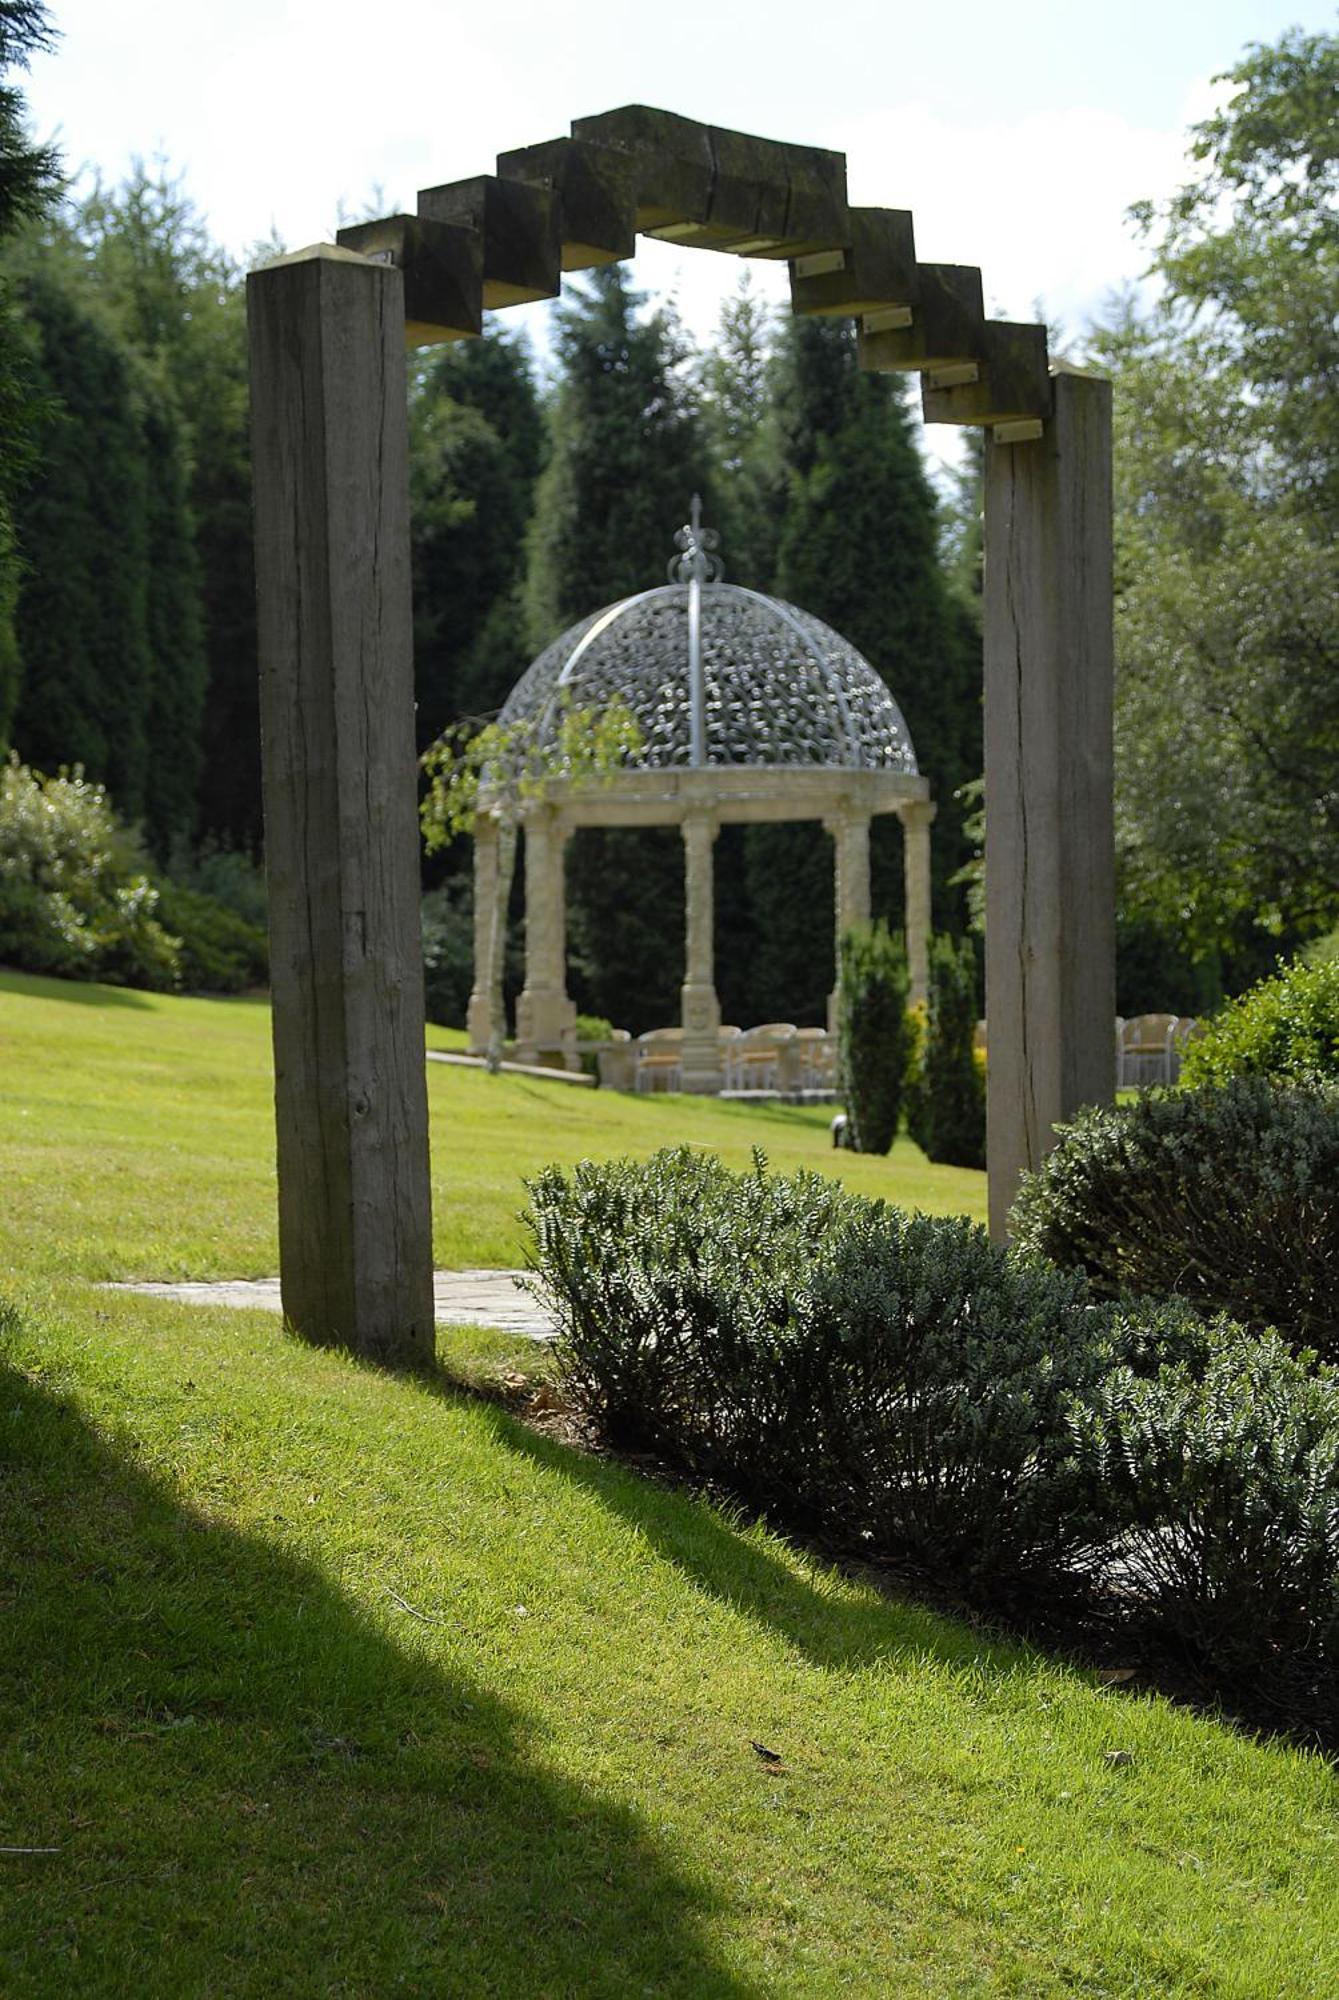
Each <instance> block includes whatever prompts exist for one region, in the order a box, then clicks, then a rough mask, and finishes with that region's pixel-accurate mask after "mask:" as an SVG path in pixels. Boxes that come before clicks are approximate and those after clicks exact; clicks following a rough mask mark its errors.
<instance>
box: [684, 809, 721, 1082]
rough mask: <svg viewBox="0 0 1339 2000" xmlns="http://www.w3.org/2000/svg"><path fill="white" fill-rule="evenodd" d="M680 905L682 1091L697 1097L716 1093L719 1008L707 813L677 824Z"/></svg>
mask: <svg viewBox="0 0 1339 2000" xmlns="http://www.w3.org/2000/svg"><path fill="white" fill-rule="evenodd" d="M680 831H681V832H682V834H683V848H684V886H685V891H686V893H685V904H686V922H685V940H684V978H683V987H682V991H681V999H680V1007H681V1016H680V1018H681V1019H682V1022H683V1081H682V1088H683V1089H684V1090H688V1091H695V1092H697V1093H698V1095H700V1096H709V1095H712V1094H714V1093H718V1092H719V1090H720V1088H721V1006H720V1002H719V1000H718V999H717V998H716V983H715V981H716V966H715V942H716V941H715V929H714V927H715V921H716V914H715V894H714V883H713V879H712V853H711V850H712V845H713V843H714V841H715V839H716V834H717V831H718V828H717V823H716V820H715V819H714V818H713V816H712V815H711V814H710V813H706V812H690V813H689V814H687V815H686V817H685V818H684V820H683V823H682V826H681V828H680Z"/></svg>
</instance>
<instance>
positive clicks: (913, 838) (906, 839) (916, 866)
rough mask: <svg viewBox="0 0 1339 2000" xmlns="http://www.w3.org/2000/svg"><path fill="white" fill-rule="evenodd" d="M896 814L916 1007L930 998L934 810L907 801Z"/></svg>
mask: <svg viewBox="0 0 1339 2000" xmlns="http://www.w3.org/2000/svg"><path fill="white" fill-rule="evenodd" d="M897 814H898V818H899V819H900V820H901V822H902V879H903V882H904V884H905V888H906V928H907V971H908V972H909V973H910V975H911V1000H912V1004H913V1005H914V1004H915V1003H916V1001H918V1000H920V1001H925V1000H928V999H929V997H930V927H931V926H930V827H931V824H932V822H933V820H934V816H935V808H934V806H932V805H931V803H930V801H929V800H928V799H908V800H907V802H906V804H905V805H901V806H899V807H898V809H897Z"/></svg>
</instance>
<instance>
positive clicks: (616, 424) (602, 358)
mask: <svg viewBox="0 0 1339 2000" xmlns="http://www.w3.org/2000/svg"><path fill="white" fill-rule="evenodd" d="M643 304H644V301H643V299H642V297H641V295H640V294H638V293H636V292H634V291H632V290H631V289H630V288H629V286H628V284H627V281H626V279H625V277H624V274H623V271H622V270H621V268H620V267H619V266H617V265H610V266H608V267H607V268H606V269H604V270H599V271H595V272H592V273H590V274H588V276H587V279H586V289H585V290H584V291H578V290H574V291H573V293H572V294H571V295H570V298H569V301H568V303H567V304H566V305H565V306H564V308H563V310H562V312H561V314H560V318H559V332H558V359H559V365H560V375H559V383H558V389H557V394H556V397H555V399H554V403H553V406H552V412H551V440H550V456H549V462H548V464H547V466H546V468H545V470H544V472H543V474H542V475H541V477H540V481H539V488H538V494H537V499H536V511H535V520H534V526H533V529H532V533H531V540H530V562H529V569H528V575H527V585H526V601H527V609H528V613H529V629H530V645H531V650H532V651H538V650H539V648H540V647H541V646H542V645H544V644H547V643H548V641H549V640H551V639H553V638H555V637H556V636H557V634H558V633H559V632H560V631H561V630H562V629H563V627H564V626H565V625H567V624H570V623H572V622H573V621H574V620H576V619H577V618H580V617H582V616H583V615H585V614H586V613H587V612H590V611H594V610H597V609H598V608H599V607H600V606H601V605H603V604H608V603H610V602H612V601H613V600H615V599H617V598H620V597H624V596H627V595H630V594H631V593H632V592H634V591H638V590H647V589H650V588H652V587H654V586H655V585H656V584H658V583H659V582H661V581H662V580H663V578H664V575H665V568H666V564H667V562H668V560H669V558H670V557H671V555H672V554H673V552H674V539H673V538H674V535H675V532H676V530H677V529H678V528H679V527H680V526H681V525H682V524H683V522H684V520H685V519H686V518H687V512H688V507H689V503H690V500H691V496H692V495H693V493H694V492H699V493H702V494H703V495H704V498H705V500H706V503H707V507H708V513H709V514H710V509H711V503H712V498H713V496H712V493H711V488H710V479H709V471H710V467H709V463H708V452H707V446H706V441H705V438H704V435H703V430H702V424H701V420H700V416H699V413H698V409H697V406H696V402H695V399H694V396H693V393H692V388H691V385H690V383H689V381H688V379H687V378H686V375H685V373H684V370H683V367H682V364H683V361H684V359H685V355H684V350H683V346H682V342H681V339H680V336H679V334H678V331H677V328H676V327H675V325H674V323H673V321H672V320H671V318H670V317H669V315H668V314H666V313H665V312H664V311H656V312H654V313H651V314H649V315H644V314H643V310H642V308H643ZM568 880H569V890H570V902H569V910H570V931H571V938H572V947H573V967H572V972H573V981H572V983H573V991H574V996H575V997H576V999H577V1002H578V1005H579V1006H581V1007H582V1008H583V1009H584V1010H585V1011H587V1012H589V1013H593V1014H598V1015H603V1016H605V1017H606V1018H607V1019H609V1020H612V1021H614V1022H615V1023H616V1024H617V1025H618V1026H621V1027H627V1028H631V1029H633V1030H640V1029H644V1028H651V1027H658V1026H662V1025H663V1024H664V1023H665V1022H666V1021H672V1020H676V1019H677V1018H678V1009H679V987H680V983H681V981H682V979H683V958H682V952H683V947H682V939H683V853H682V843H681V842H680V839H679V836H678V833H677V831H676V830H674V829H659V828H657V829H650V830H646V831H640V830H632V829H614V830H610V831H608V832H604V833H594V832H593V831H592V830H590V829H583V830H582V831H581V832H580V833H578V834H577V835H576V836H575V838H574V839H573V842H572V848H571V854H570V860H569V869H568Z"/></svg>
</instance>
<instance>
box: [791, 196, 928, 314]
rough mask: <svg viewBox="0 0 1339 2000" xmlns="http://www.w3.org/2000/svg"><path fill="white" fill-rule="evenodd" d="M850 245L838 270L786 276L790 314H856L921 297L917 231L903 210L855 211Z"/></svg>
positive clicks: (793, 269) (795, 272)
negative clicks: (788, 287) (788, 278)
mask: <svg viewBox="0 0 1339 2000" xmlns="http://www.w3.org/2000/svg"><path fill="white" fill-rule="evenodd" d="M848 213H849V218H850V232H849V233H850V242H849V243H848V244H847V245H845V246H844V247H845V250H846V256H845V260H844V262H843V265H842V267H841V269H840V270H835V271H824V272H820V273H818V274H816V275H813V276H806V275H805V274H804V273H802V272H797V271H796V269H795V266H794V264H793V263H792V265H791V272H790V305H791V311H792V312H796V313H800V314H809V313H822V314H836V313H848V314H853V315H855V314H860V313H867V312H875V311H877V310H878V308H879V307H880V306H888V305H905V306H914V305H915V303H916V301H917V299H918V298H919V297H920V276H919V272H918V269H917V264H916V232H915V229H914V226H913V223H912V218H911V213H910V211H909V210H908V209H904V208H853V209H851V210H849V211H848Z"/></svg>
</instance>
